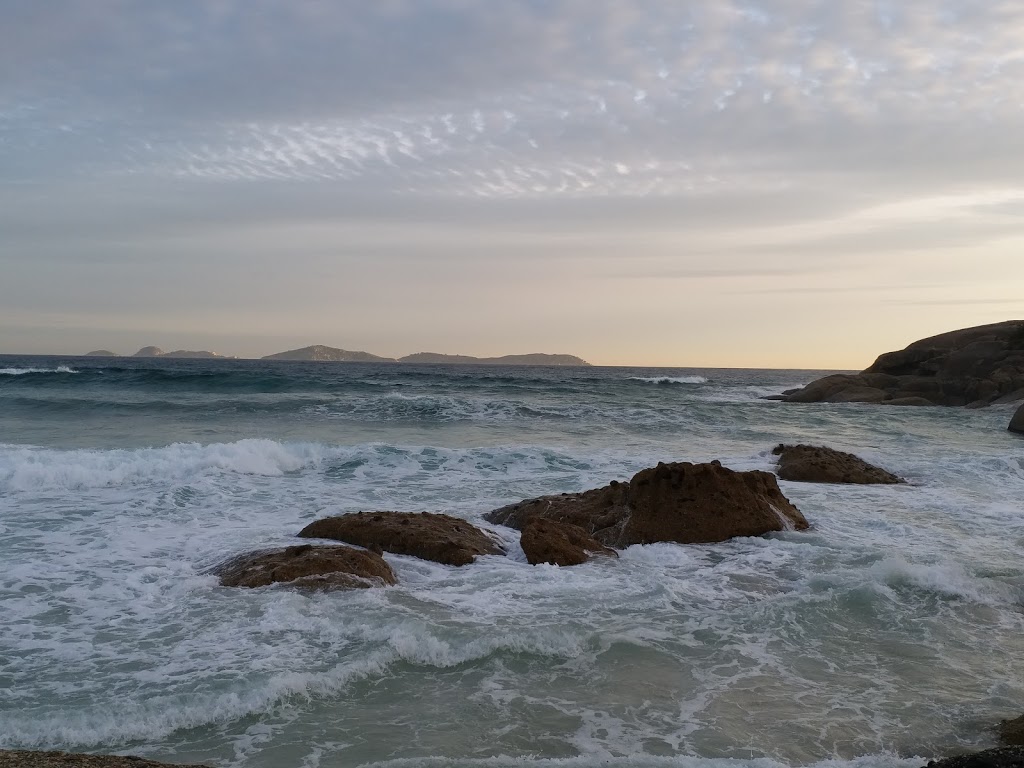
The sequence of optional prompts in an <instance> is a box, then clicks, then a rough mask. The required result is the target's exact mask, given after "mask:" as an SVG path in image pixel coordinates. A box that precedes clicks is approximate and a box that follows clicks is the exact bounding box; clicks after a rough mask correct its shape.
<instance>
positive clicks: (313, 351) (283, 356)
mask: <svg viewBox="0 0 1024 768" xmlns="http://www.w3.org/2000/svg"><path fill="white" fill-rule="evenodd" d="M260 359H261V360H314V361H325V362H332V363H393V362H395V359H394V358H393V357H378V356H377V355H371V354H370V353H369V352H350V351H349V350H347V349H337V348H336V347H325V346H324V345H323V344H314V345H312V346H310V347H303V348H302V349H290V350H288V351H287V352H278V353H277V354H275V355H265V356H264V357H262V358H260Z"/></svg>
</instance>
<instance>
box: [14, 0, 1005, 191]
mask: <svg viewBox="0 0 1024 768" xmlns="http://www.w3.org/2000/svg"><path fill="white" fill-rule="evenodd" d="M15 11H16V12H15V13H14V14H13V16H12V17H11V20H10V23H7V24H5V26H4V28H3V31H0V72H4V73H6V74H4V75H3V76H2V78H3V79H2V80H0V82H3V85H4V86H5V87H4V92H5V93H6V94H8V96H7V98H6V99H5V102H4V105H3V106H0V142H2V143H0V153H3V152H4V150H7V152H6V154H7V155H8V157H7V159H8V160H9V161H13V163H14V165H15V169H16V170H20V171H21V173H22V174H24V176H26V177H31V176H32V175H33V174H37V173H41V172H43V171H42V169H44V168H47V169H48V170H49V172H56V171H58V170H59V171H67V170H69V169H77V170H78V171H80V172H82V173H87V174H95V173H97V172H110V173H137V174H157V175H167V176H171V177H177V178H195V179H198V180H207V181H220V182H225V181H227V182H230V181H264V182H266V181H270V182H272V181H274V180H305V181H325V180H333V181H338V182H348V183H356V182H358V183H359V184H369V185H371V186H377V187H380V188H383V189H386V190H389V191H392V192H396V193H410V192H411V193H424V192H433V193H450V194H458V195H472V196H480V197H495V198H509V197H524V196H542V197H543V196H560V197H564V196H574V195H580V196H603V195H618V196H626V197H629V196H658V195H677V194H688V193H694V192H697V193H700V192H714V191H715V190H716V188H718V187H720V186H721V185H727V186H734V187H744V186H749V185H750V184H757V183H760V184H762V185H769V186H770V185H775V186H779V185H781V184H784V183H785V182H786V180H787V178H790V177H791V176H792V175H793V174H794V173H796V172H811V171H812V170H813V169H836V170H846V171H855V170H861V171H863V170H864V169H865V168H871V169H876V170H878V171H891V170H892V167H894V166H899V167H900V168H902V169H903V170H904V171H905V172H907V173H920V174H927V173H929V171H930V169H931V166H933V165H934V164H935V163H936V162H938V161H942V162H944V163H948V164H949V165H950V168H951V169H952V168H956V169H958V170H963V171H966V172H969V173H971V174H972V175H973V176H977V175H978V174H979V173H984V172H985V171H990V172H992V173H995V174H1000V173H1002V174H1006V175H1009V174H1012V173H1019V171H1020V170H1022V169H1021V165H1020V164H1021V163H1022V162H1024V161H1022V160H1018V159H1016V158H1017V157H1018V156H1019V153H1016V152H1013V151H1012V147H1013V144H1014V142H1015V138H1014V137H1015V136H1016V132H1015V131H1012V130H1011V129H1016V128H1020V127H1022V126H1021V122H1022V120H1021V118H1022V104H1024V53H1021V51H1020V49H1019V45H1018V42H1017V41H1019V40H1020V39H1021V36H1022V35H1024V14H1022V13H1021V12H1020V11H1019V8H1018V7H1017V6H1016V4H1015V3H1012V2H991V3H986V4H983V5H982V4H977V3H966V2H946V3H934V2H924V0H911V1H910V2H904V3H900V4H898V5H897V4H886V3H867V2H851V3H829V4H822V3H817V2H811V1H810V0H777V1H776V2H766V1H765V2H761V3H754V4H750V3H743V2H739V1H738V0H735V1H732V2H730V1H725V2H721V3H714V4H710V3H705V4H683V3H656V2H639V3H635V4H629V6H628V7H624V5H623V4H621V3H613V2H610V0H587V2H582V0H575V1H574V0H561V1H559V2H549V3H532V2H526V1H525V0H524V1H517V2H512V1H511V0H494V1H493V2H470V1H469V0H463V1H459V0H417V1H416V2H412V1H411V0H407V1H405V2H401V1H390V2H380V3H364V2H356V1H351V2H337V3H328V2H311V1H307V2H295V3H288V4H281V3H277V2H271V0H249V1H247V2H245V3H242V2H239V1H238V0H220V1H219V2H198V1H197V0H192V1H188V0H186V1H184V2H180V3H172V4H163V5H161V6H157V7H154V6H153V5H152V4H149V3H141V2H128V1H127V0H123V1H121V2H114V0H110V1H109V2H106V3H101V4H98V5H97V4H96V3H93V2H85V1H84V0H80V1H78V2H75V1H74V0H64V2H62V3H58V4H57V5H56V6H54V5H53V4H47V5H46V6H45V7H44V6H40V5H39V4H35V3H27V2H20V3H15ZM26 142H28V143H29V144H30V145H31V146H30V147H29V148H30V149H34V152H33V151H30V152H28V153H27V157H26V153H25V152H24V151H22V150H24V149H25V143H26ZM993 144H994V146H993ZM995 148H1002V149H1005V150H1006V155H1005V156H1004V157H1003V162H1002V163H1001V164H1000V165H999V166H997V167H991V166H992V165H996V164H991V163H990V164H988V165H987V166H986V165H983V167H982V168H980V169H979V168H977V165H976V161H977V159H978V158H977V156H978V154H979V152H980V153H982V154H984V155H986V156H989V157H990V156H992V155H993V154H994V149H995ZM972 169H973V170H972Z"/></svg>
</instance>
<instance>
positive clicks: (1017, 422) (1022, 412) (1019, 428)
mask: <svg viewBox="0 0 1024 768" xmlns="http://www.w3.org/2000/svg"><path fill="white" fill-rule="evenodd" d="M1007 429H1008V430H1010V431H1011V432H1019V433H1020V434H1022V435H1024V405H1022V406H1021V407H1020V408H1018V409H1017V412H1016V413H1015V414H1013V418H1012V419H1010V426H1008V427H1007Z"/></svg>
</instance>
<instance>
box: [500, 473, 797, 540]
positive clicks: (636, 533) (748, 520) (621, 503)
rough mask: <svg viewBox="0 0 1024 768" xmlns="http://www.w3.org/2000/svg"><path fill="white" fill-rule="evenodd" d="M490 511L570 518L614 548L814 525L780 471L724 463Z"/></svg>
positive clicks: (525, 517) (518, 519)
mask: <svg viewBox="0 0 1024 768" xmlns="http://www.w3.org/2000/svg"><path fill="white" fill-rule="evenodd" d="M484 517H485V519H487V520H489V521H491V522H492V523H499V524H501V525H509V526H511V527H513V528H519V529H520V530H522V529H523V528H524V526H525V525H526V524H527V523H528V522H529V521H530V520H531V519H533V518H535V517H540V518H543V519H546V520H556V521H559V522H564V523H571V524H573V525H577V526H579V527H580V528H582V529H583V530H584V531H586V532H587V533H589V534H590V535H592V536H593V537H594V538H595V539H597V540H598V541H599V542H601V543H602V544H605V545H606V546H610V547H626V546H629V545H631V544H651V543H654V542H658V541H674V542H678V543H681V544H697V543H710V542H717V541H725V540H726V539H730V538H732V537H734V536H759V535H761V534H764V533H768V532H770V531H781V530H785V529H795V530H802V529H804V528H807V527H808V525H807V520H806V519H804V516H803V515H802V514H800V510H798V509H797V508H796V507H794V506H793V505H792V504H791V503H790V502H789V500H788V499H786V497H785V496H783V495H782V492H781V491H780V490H779V485H778V483H777V482H776V480H775V476H774V475H772V474H770V473H768V472H757V471H754V472H734V471H733V470H731V469H728V468H726V467H723V466H722V465H721V464H719V463H718V462H711V463H710V464H690V463H688V462H680V463H674V464H659V465H658V466H657V467H653V468H651V469H645V470H642V471H640V472H638V473H637V474H636V475H634V476H633V479H632V480H630V481H629V482H628V483H612V484H611V485H608V486H605V487H604V488H598V489H596V490H592V491H584V492H583V493H573V494H563V495H561V496H542V497H540V498H537V499H528V500H526V501H522V502H519V503H517V504H510V505H509V506H507V507H502V508H500V509H496V510H494V511H493V512H490V513H488V514H486V515H484Z"/></svg>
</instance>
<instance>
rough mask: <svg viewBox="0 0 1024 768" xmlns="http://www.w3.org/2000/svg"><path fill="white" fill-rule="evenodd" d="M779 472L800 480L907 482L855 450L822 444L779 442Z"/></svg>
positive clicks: (785, 476)
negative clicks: (837, 448)
mask: <svg viewBox="0 0 1024 768" xmlns="http://www.w3.org/2000/svg"><path fill="white" fill-rule="evenodd" d="M772 453H773V454H775V455H776V456H778V457H779V468H778V475H779V477H781V478H782V479H783V480H792V481H794V482H798V483H859V484H863V485H867V484H872V483H879V484H889V485H892V484H895V483H903V482H905V481H904V480H903V479H902V478H900V477H897V476H896V475H894V474H892V473H891V472H886V471H885V470H884V469H882V468H881V467H876V466H875V465H874V464H868V463H867V462H866V461H864V460H863V459H861V458H858V457H857V456H854V455H853V454H852V453H846V452H844V451H837V450H835V449H834V448H826V447H825V446H819V445H783V444H781V443H780V444H779V445H777V446H776V447H775V448H774V449H773V450H772Z"/></svg>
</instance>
